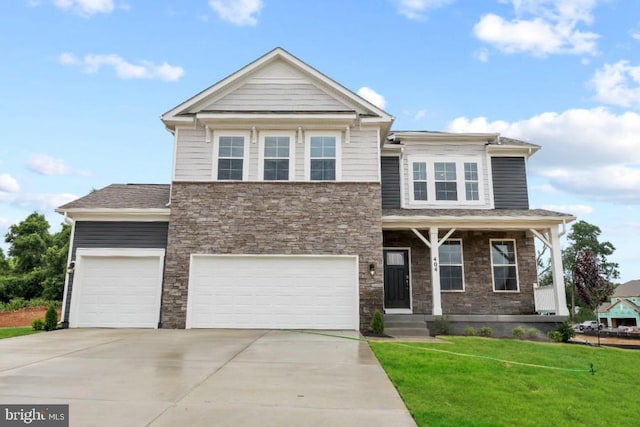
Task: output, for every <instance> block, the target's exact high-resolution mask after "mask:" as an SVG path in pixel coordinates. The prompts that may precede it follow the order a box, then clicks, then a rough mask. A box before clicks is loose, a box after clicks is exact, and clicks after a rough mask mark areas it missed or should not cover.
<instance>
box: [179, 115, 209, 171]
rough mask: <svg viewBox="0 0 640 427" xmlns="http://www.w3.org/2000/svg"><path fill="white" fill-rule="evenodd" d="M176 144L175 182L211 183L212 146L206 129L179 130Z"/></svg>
mask: <svg viewBox="0 0 640 427" xmlns="http://www.w3.org/2000/svg"><path fill="white" fill-rule="evenodd" d="M175 144H176V147H175V154H174V156H175V159H174V174H173V179H174V181H210V180H211V157H212V155H213V153H212V151H211V150H212V144H211V143H210V142H205V130H204V128H203V127H199V128H196V129H193V128H177V129H176V134H175Z"/></svg>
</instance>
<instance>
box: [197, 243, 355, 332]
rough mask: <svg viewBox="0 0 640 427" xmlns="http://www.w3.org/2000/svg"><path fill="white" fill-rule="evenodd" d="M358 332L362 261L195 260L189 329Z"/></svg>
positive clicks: (334, 258)
mask: <svg viewBox="0 0 640 427" xmlns="http://www.w3.org/2000/svg"><path fill="white" fill-rule="evenodd" d="M358 327H359V324H358V258H357V257H356V256H303V255H301V256H291V255H282V256H273V255H192V257H191V271H190V276H189V294H188V303H187V328H251V329H277V328H282V329H351V330H353V329H358Z"/></svg>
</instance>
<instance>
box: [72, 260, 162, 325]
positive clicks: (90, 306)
mask: <svg viewBox="0 0 640 427" xmlns="http://www.w3.org/2000/svg"><path fill="white" fill-rule="evenodd" d="M76 259H77V261H76V271H75V277H74V281H73V288H72V291H71V292H72V296H71V305H72V307H71V311H70V313H69V326H71V327H114V328H123V327H129V328H156V327H157V326H158V320H159V315H160V298H161V291H162V268H163V262H164V250H161V249H160V250H144V249H141V250H91V249H84V250H83V249H78V251H77V253H76Z"/></svg>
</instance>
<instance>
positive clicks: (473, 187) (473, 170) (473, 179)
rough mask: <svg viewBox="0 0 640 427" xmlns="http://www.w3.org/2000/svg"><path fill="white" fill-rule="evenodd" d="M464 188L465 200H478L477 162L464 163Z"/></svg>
mask: <svg viewBox="0 0 640 427" xmlns="http://www.w3.org/2000/svg"><path fill="white" fill-rule="evenodd" d="M464 189H465V194H466V197H467V200H480V192H479V190H478V164H477V163H471V162H465V163H464Z"/></svg>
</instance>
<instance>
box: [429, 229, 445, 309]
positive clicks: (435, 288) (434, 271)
mask: <svg viewBox="0 0 640 427" xmlns="http://www.w3.org/2000/svg"><path fill="white" fill-rule="evenodd" d="M429 241H430V242H431V259H430V264H431V290H432V294H433V310H432V314H433V315H434V316H442V300H441V298H440V269H439V268H438V265H439V264H440V261H439V259H438V249H439V248H440V245H439V244H438V243H439V242H438V227H431V228H429Z"/></svg>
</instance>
